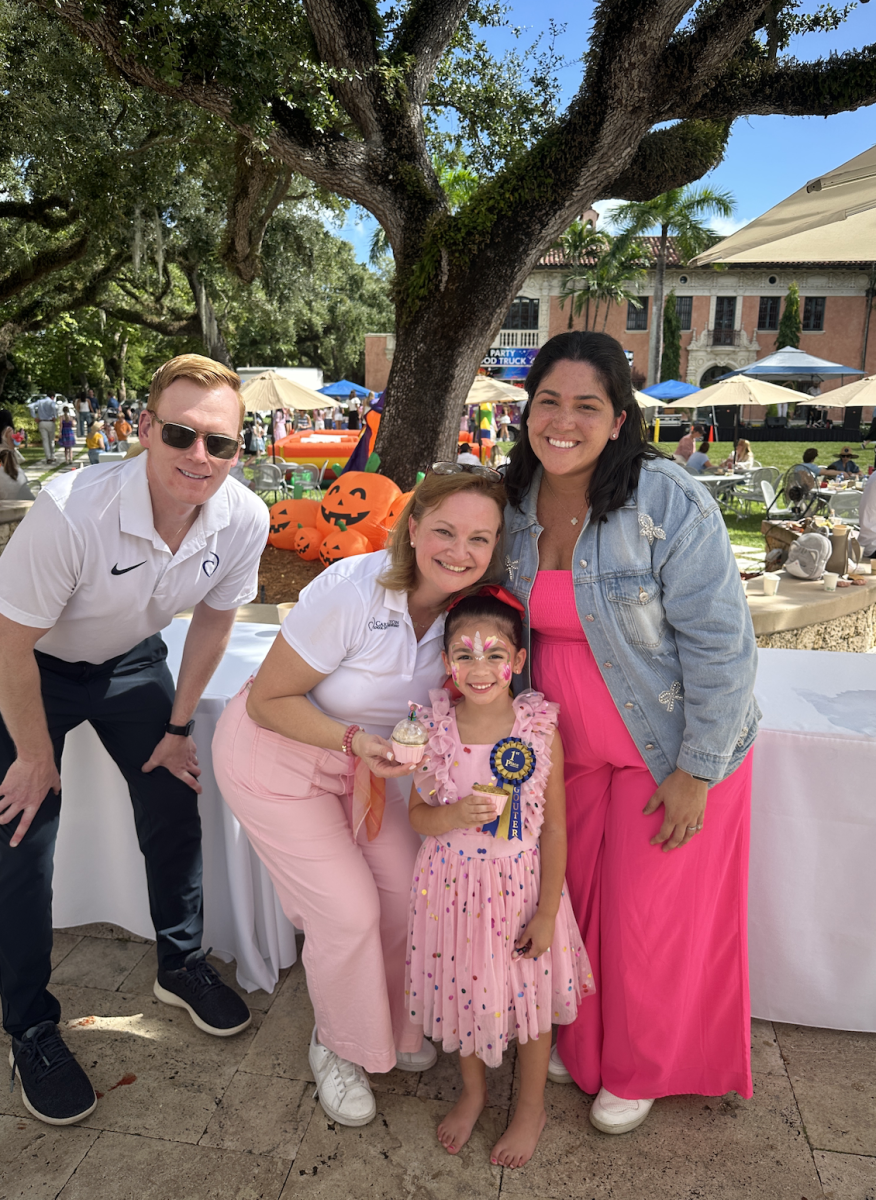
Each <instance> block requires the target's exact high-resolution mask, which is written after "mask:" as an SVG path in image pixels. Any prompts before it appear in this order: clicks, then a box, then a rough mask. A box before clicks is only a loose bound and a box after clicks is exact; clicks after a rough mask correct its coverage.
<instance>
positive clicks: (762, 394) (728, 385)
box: [663, 375, 801, 408]
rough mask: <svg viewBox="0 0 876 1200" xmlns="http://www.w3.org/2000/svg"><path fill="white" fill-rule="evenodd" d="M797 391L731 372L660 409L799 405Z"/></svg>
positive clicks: (799, 398)
mask: <svg viewBox="0 0 876 1200" xmlns="http://www.w3.org/2000/svg"><path fill="white" fill-rule="evenodd" d="M800 400H801V396H800V393H799V392H792V391H791V389H790V388H783V387H779V386H778V385H777V384H775V383H767V382H766V380H764V379H751V378H749V377H748V376H745V375H734V376H733V377H732V378H731V379H720V380H719V381H718V382H717V383H713V384H711V385H710V386H709V387H707V388H703V389H702V391H699V392H694V393H692V394H691V395H690V396H682V397H681V399H680V400H673V401H672V403H671V404H665V405H664V406H663V407H664V408H711V407H712V406H716V407H717V406H718V405H734V404H735V405H742V404H799V403H800Z"/></svg>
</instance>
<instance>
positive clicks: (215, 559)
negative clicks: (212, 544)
mask: <svg viewBox="0 0 876 1200" xmlns="http://www.w3.org/2000/svg"><path fill="white" fill-rule="evenodd" d="M218 566H219V555H218V554H216V553H215V552H214V553H212V554H208V555H207V557H206V558H205V559H204V561H203V562H202V563H201V567H202V568H203V571H204V574H205V575H206V576H207V578H208V579H209V578H210V576H211V575H212V574H213V572H214V571H215V570H216V568H217V567H218Z"/></svg>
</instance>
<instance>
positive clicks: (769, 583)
mask: <svg viewBox="0 0 876 1200" xmlns="http://www.w3.org/2000/svg"><path fill="white" fill-rule="evenodd" d="M778 590H779V577H778V575H764V577H763V594H764V595H765V596H775V594H776V592H777V591H778Z"/></svg>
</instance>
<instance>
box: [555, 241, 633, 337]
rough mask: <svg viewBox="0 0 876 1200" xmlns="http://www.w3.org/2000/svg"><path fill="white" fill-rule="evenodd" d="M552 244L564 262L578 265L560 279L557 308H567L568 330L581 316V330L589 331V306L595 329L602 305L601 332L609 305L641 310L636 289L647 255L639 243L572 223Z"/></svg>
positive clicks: (608, 311)
mask: <svg viewBox="0 0 876 1200" xmlns="http://www.w3.org/2000/svg"><path fill="white" fill-rule="evenodd" d="M554 245H555V246H556V247H557V248H559V249H561V250H562V251H563V256H564V258H565V260H566V262H567V263H577V264H580V267H579V269H578V270H571V271H567V272H566V273H565V274H564V275H563V278H562V286H561V291H560V308H564V307H565V304H566V301H567V300H571V305H570V306H569V329H571V328H572V321H573V319H574V318H575V317H580V316H581V314H582V312H583V314H584V328H585V329H590V328H591V325H590V314H591V305H593V308H592V312H593V325H592V328H593V329H596V328H597V324H598V321H599V310H600V308H601V307H602V305H603V304H605V311H604V313H603V318H602V329H603V332H604V331H605V327H606V325H607V324H608V317H609V313H610V312H611V306H612V304H624V303H627V302H629V303H630V304H632V305H633V306H634V307H635V308H641V301H640V300H639V296H638V286H636V287H635V288H631V287H630V284H636V285H638V283H639V282H640V281H641V280H642V279H644V278H645V275H646V273H647V259H648V253H647V251H646V249H645V247H644V246H643V245H642V243H641V242H639V241H637V240H636V239H635V238H634V237H632V236H630V235H627V234H619V235H618V236H617V237H611V236H610V235H609V234H605V233H597V232H596V230H595V229H594V228H593V226H592V224H591V223H590V222H589V221H586V222H583V223H582V222H581V221H575V222H574V223H573V224H572V225H570V226H569V228H568V229H567V230H566V232H565V233H564V234H563V236H562V237H561V238H560V239H559V241H558V242H555V243H554Z"/></svg>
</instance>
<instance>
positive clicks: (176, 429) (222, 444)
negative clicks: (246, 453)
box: [146, 408, 241, 458]
mask: <svg viewBox="0 0 876 1200" xmlns="http://www.w3.org/2000/svg"><path fill="white" fill-rule="evenodd" d="M146 411H147V412H148V413H149V415H150V416H151V417H152V420H153V421H157V422H158V424H159V425H160V426H161V440H162V441H163V442H164V444H165V446H172V447H173V448H174V450H188V448H189V447H190V446H193V445H194V444H195V442H196V440H197V439H198V438H199V437H202V438H203V439H204V445H205V446H206V448H207V453H208V454H209V455H210V457H211V458H234V456H235V454H236V453H237V451H238V450H239V449H240V446H241V441H240V438H239V437H236V438H233V437H227V436H226V435H225V434H224V433H198V431H197V429H190V428H189V426H188V425H177V424H176V423H175V422H174V421H164V420H162V418H161V417H159V416H158V414H157V413H155V412H153V411H152V409H151V408H147V410H146Z"/></svg>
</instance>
